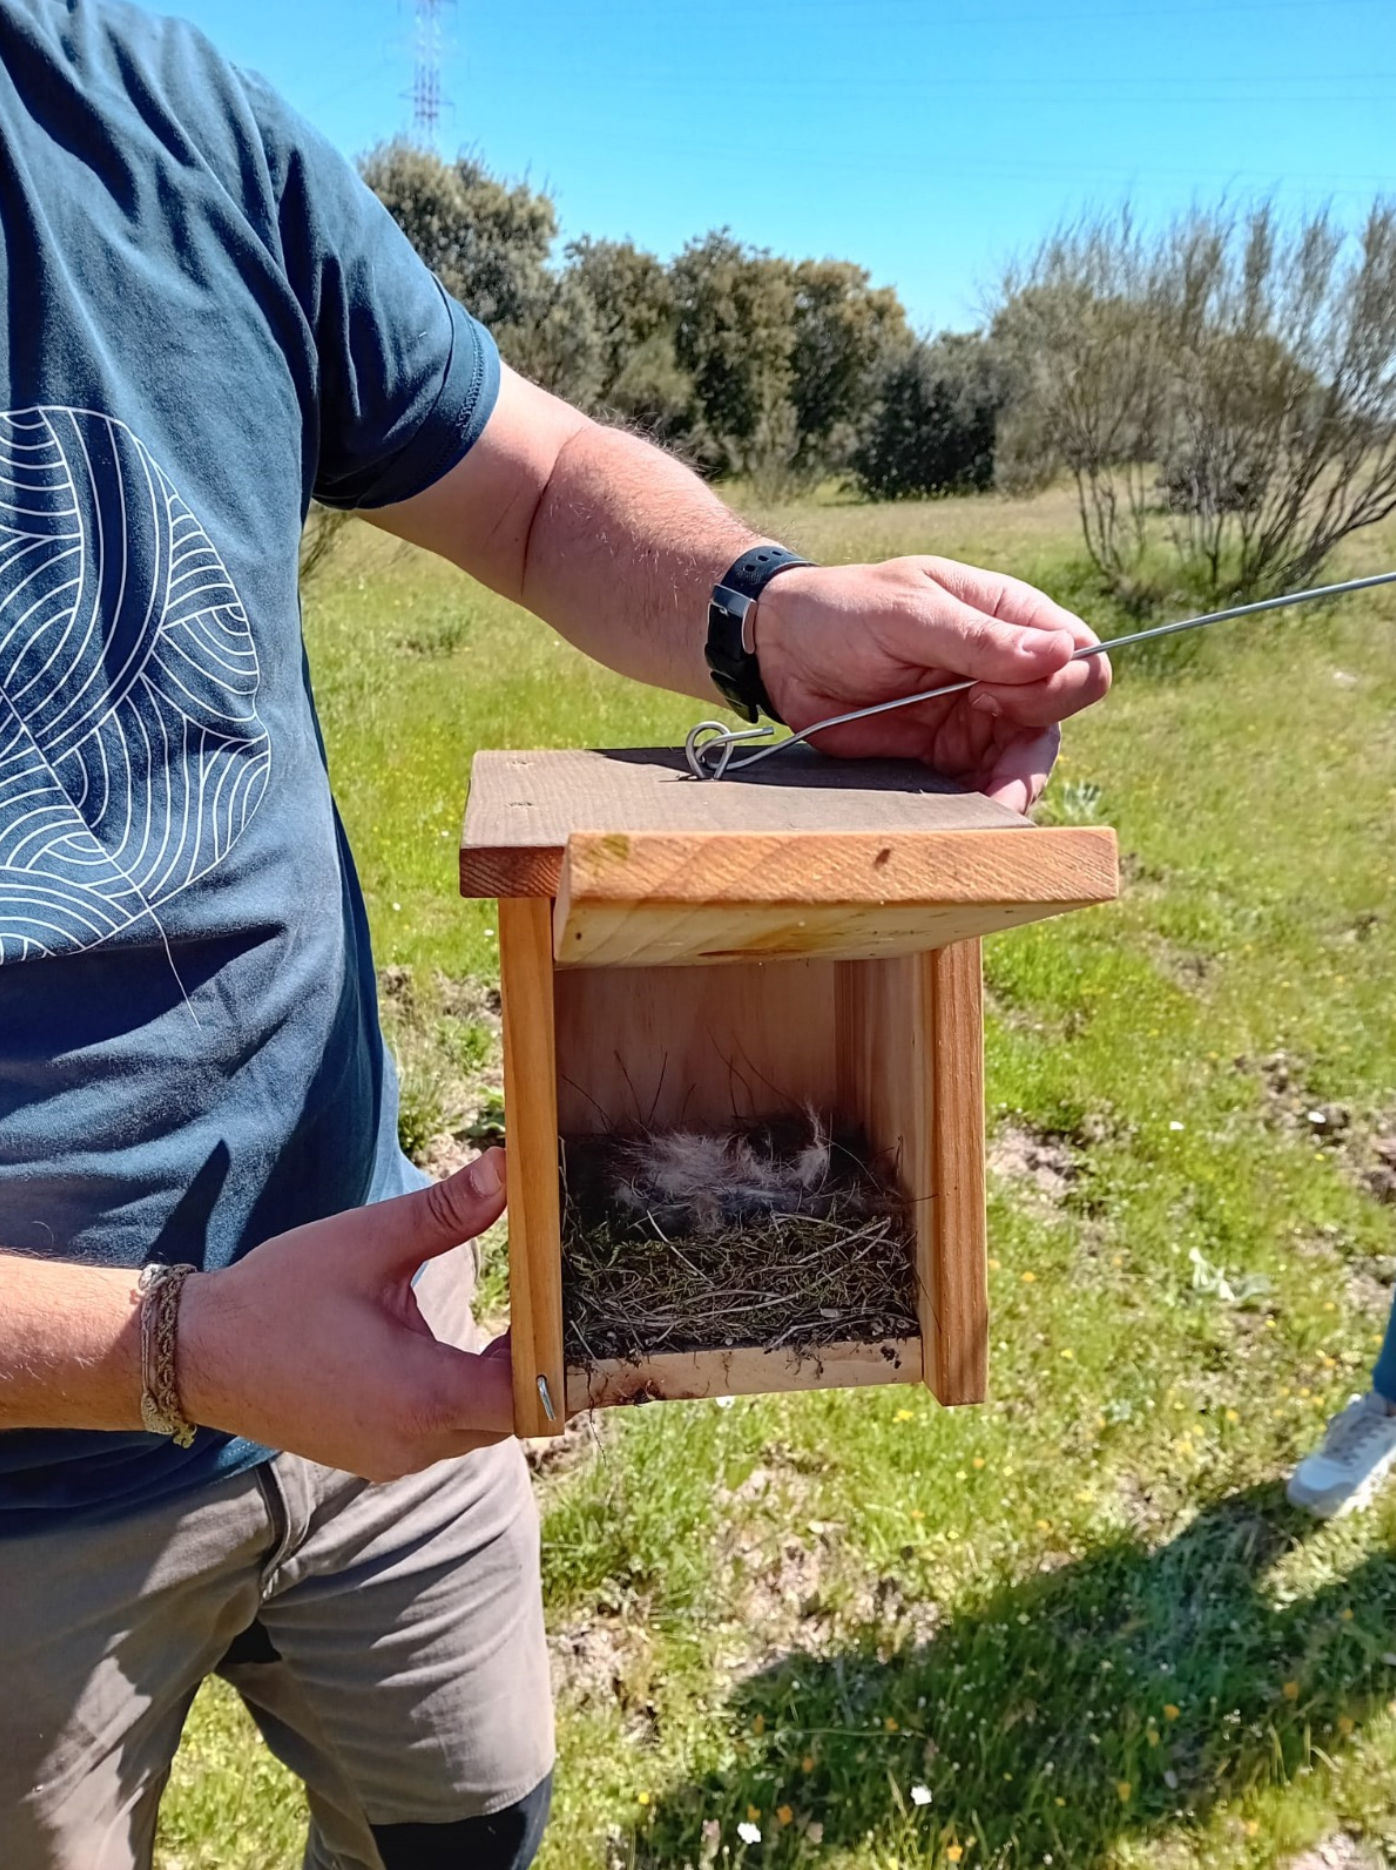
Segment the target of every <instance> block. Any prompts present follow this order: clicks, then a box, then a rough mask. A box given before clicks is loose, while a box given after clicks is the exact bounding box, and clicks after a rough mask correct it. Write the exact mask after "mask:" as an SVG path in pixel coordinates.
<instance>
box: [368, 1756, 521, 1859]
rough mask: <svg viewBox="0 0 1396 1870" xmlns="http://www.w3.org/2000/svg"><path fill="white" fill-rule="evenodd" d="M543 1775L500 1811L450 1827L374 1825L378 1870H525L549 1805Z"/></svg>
mask: <svg viewBox="0 0 1396 1870" xmlns="http://www.w3.org/2000/svg"><path fill="white" fill-rule="evenodd" d="M552 1795H553V1776H552V1774H551V1773H549V1774H548V1776H547V1778H546V1779H545V1780H544V1781H543V1783H542V1784H541V1785H537V1786H535V1787H534V1788H533V1790H532V1792H530V1793H527V1794H526V1795H525V1796H524V1797H523V1798H521V1799H518V1800H516V1801H515V1803H514V1804H513V1805H506V1806H505V1807H504V1809H503V1811H499V1812H491V1813H490V1814H489V1816H488V1817H485V1818H460V1819H457V1821H456V1822H455V1824H450V1825H375V1826H374V1828H373V1840H374V1842H375V1843H376V1844H377V1846H378V1850H379V1854H380V1855H381V1857H382V1859H383V1870H525V1867H526V1866H527V1865H528V1864H531V1863H532V1862H533V1859H534V1857H535V1856H536V1855H537V1853H538V1846H539V1845H540V1844H541V1843H542V1841H543V1832H544V1829H545V1827H546V1826H547V1822H548V1807H549V1805H550V1804H551V1803H552Z"/></svg>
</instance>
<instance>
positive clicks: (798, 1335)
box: [562, 1111, 918, 1367]
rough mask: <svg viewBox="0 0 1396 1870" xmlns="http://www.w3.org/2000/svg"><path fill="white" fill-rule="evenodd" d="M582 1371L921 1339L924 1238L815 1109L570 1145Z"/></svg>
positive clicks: (573, 1320)
mask: <svg viewBox="0 0 1396 1870" xmlns="http://www.w3.org/2000/svg"><path fill="white" fill-rule="evenodd" d="M562 1222H563V1224H562V1240H563V1257H562V1291H563V1318H564V1327H565V1334H566V1346H567V1356H568V1359H569V1361H571V1362H573V1363H579V1364H582V1365H583V1366H586V1367H590V1366H592V1365H594V1364H596V1363H598V1362H601V1361H603V1360H610V1359H621V1360H638V1359H640V1358H642V1357H648V1356H652V1355H654V1354H655V1353H656V1352H661V1351H709V1350H723V1349H729V1348H738V1347H752V1348H756V1349H762V1350H779V1349H792V1350H800V1349H803V1348H808V1349H809V1350H810V1351H811V1352H814V1351H817V1349H818V1348H819V1347H820V1346H821V1345H828V1344H834V1343H842V1342H849V1341H853V1342H859V1343H874V1342H876V1341H878V1340H880V1339H882V1338H888V1337H909V1336H912V1335H914V1333H915V1332H916V1330H917V1328H918V1326H917V1316H916V1274H915V1262H914V1255H913V1228H912V1223H911V1219H910V1216H909V1215H908V1212H907V1208H906V1203H905V1202H904V1200H903V1199H902V1197H901V1196H900V1195H899V1194H898V1193H897V1190H896V1188H895V1187H894V1185H893V1183H892V1179H891V1175H890V1173H889V1172H888V1168H887V1167H885V1166H884V1165H880V1164H877V1163H874V1162H870V1161H869V1160H868V1158H867V1150H866V1144H865V1141H864V1139H863V1138H862V1137H861V1136H860V1135H858V1134H857V1133H854V1132H847V1133H845V1132H842V1131H839V1130H836V1129H835V1128H834V1127H833V1126H832V1125H831V1124H830V1123H828V1122H827V1121H826V1120H825V1119H824V1118H822V1117H821V1116H819V1115H818V1114H817V1113H815V1112H814V1111H805V1112H803V1113H801V1114H799V1115H797V1116H793V1117H778V1118H773V1119H769V1120H766V1121H761V1122H748V1123H743V1124H741V1125H738V1126H733V1127H731V1128H728V1129H726V1130H722V1131H718V1132H706V1131H697V1130H690V1129H640V1130H632V1131H627V1132H623V1133H615V1134H611V1135H604V1136H577V1137H570V1138H564V1139H563V1146H562Z"/></svg>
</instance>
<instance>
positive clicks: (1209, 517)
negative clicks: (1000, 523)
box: [992, 201, 1396, 597]
mask: <svg viewBox="0 0 1396 1870" xmlns="http://www.w3.org/2000/svg"><path fill="white" fill-rule="evenodd" d="M992 330H993V335H994V339H995V342H996V343H997V345H998V346H999V347H1000V349H1001V352H1002V354H1003V356H1004V359H1005V364H1006V368H1007V369H1008V371H1009V373H1010V380H1011V382H1012V386H1013V394H1012V403H1011V409H1010V414H1009V416H1008V418H1007V419H1006V421H1005V423H1004V425H1003V432H1002V433H1001V437H1000V454H1001V457H1002V458H1003V460H1004V462H1005V467H1006V471H1007V472H1008V473H1010V474H1016V475H1017V476H1018V477H1020V478H1021V477H1024V476H1026V475H1030V474H1031V472H1032V471H1033V470H1034V469H1035V468H1040V467H1041V466H1042V465H1043V464H1044V463H1045V464H1048V465H1050V466H1055V467H1057V468H1058V469H1063V468H1064V469H1065V470H1066V471H1067V472H1069V473H1070V474H1071V476H1072V478H1073V479H1074V481H1075V484H1076V488H1077V493H1078V496H1079V503H1080V512H1081V523H1082V530H1083V533H1084V535H1085V541H1086V546H1087V549H1088V551H1089V552H1090V554H1091V557H1092V558H1093V560H1094V561H1095V563H1096V565H1097V566H1098V567H1099V568H1100V570H1101V572H1102V573H1103V574H1104V575H1105V576H1106V578H1107V579H1108V580H1109V581H1110V583H1111V584H1112V585H1113V586H1114V587H1115V588H1116V589H1117V590H1120V591H1123V592H1126V593H1129V592H1131V591H1138V590H1140V589H1141V588H1147V586H1148V584H1149V582H1150V580H1151V577H1152V575H1153V570H1154V568H1155V567H1156V565H1157V563H1158V560H1159V558H1160V555H1161V553H1162V552H1164V551H1169V552H1170V553H1171V555H1172V556H1173V558H1174V562H1175V563H1176V564H1179V565H1180V567H1181V569H1182V571H1183V574H1184V577H1185V579H1186V581H1187V582H1188V583H1189V584H1194V585H1197V586H1200V587H1201V588H1202V589H1204V590H1205V591H1206V592H1207V593H1208V594H1209V595H1211V596H1216V597H1229V596H1239V595H1259V594H1262V593H1267V592H1270V591H1274V590H1278V589H1280V588H1282V587H1284V586H1286V585H1290V584H1294V583H1300V582H1303V581H1305V580H1307V579H1309V578H1310V577H1312V575H1313V574H1314V573H1315V571H1317V569H1318V567H1319V566H1320V565H1321V564H1322V563H1323V561H1324V559H1325V558H1326V557H1327V556H1328V554H1329V553H1330V552H1331V551H1332V549H1333V547H1334V546H1335V545H1336V544H1337V543H1338V542H1339V540H1341V539H1343V538H1346V537H1347V535H1348V534H1350V533H1352V532H1354V531H1356V530H1357V529H1358V528H1360V527H1362V526H1367V525H1370V524H1372V523H1373V522H1374V521H1376V520H1379V519H1382V518H1384V517H1385V516H1386V515H1387V514H1389V513H1390V512H1392V511H1393V510H1396V201H1379V202H1378V203H1377V204H1376V205H1375V206H1374V207H1373V209H1372V211H1371V213H1370V215H1369V216H1368V218H1367V221H1366V224H1365V226H1364V228H1363V229H1362V231H1361V233H1360V234H1358V235H1356V236H1351V235H1348V234H1347V233H1345V232H1344V230H1343V229H1342V228H1340V227H1339V226H1337V225H1336V224H1335V222H1334V221H1333V219H1332V218H1331V216H1330V215H1329V214H1328V213H1327V212H1326V211H1323V212H1318V213H1314V214H1310V215H1307V216H1305V217H1303V218H1302V219H1300V220H1298V221H1297V222H1293V223H1286V222H1285V221H1284V220H1283V219H1282V218H1281V216H1280V214H1279V213H1278V211H1277V210H1276V208H1275V207H1274V205H1273V204H1272V203H1263V204H1261V205H1260V206H1258V207H1255V208H1253V209H1250V210H1249V211H1245V212H1242V211H1239V210H1235V209H1232V208H1229V207H1226V206H1223V207H1220V208H1212V209H1202V208H1198V209H1194V210H1193V211H1192V212H1190V213H1189V214H1187V215H1185V216H1183V217H1182V218H1181V219H1179V220H1177V221H1175V222H1174V223H1173V224H1172V225H1171V226H1169V227H1167V228H1166V229H1164V230H1163V231H1162V232H1160V233H1157V234H1149V233H1148V232H1146V231H1145V230H1143V229H1141V227H1140V226H1139V224H1138V223H1137V222H1136V221H1135V219H1134V218H1133V216H1132V215H1131V214H1130V212H1129V211H1128V210H1127V209H1126V210H1123V211H1121V212H1119V213H1117V214H1115V215H1113V216H1106V217H1097V218H1095V219H1092V220H1087V221H1083V222H1079V223H1076V224H1074V225H1072V226H1069V227H1066V228H1063V229H1060V230H1058V232H1057V233H1055V234H1054V235H1052V236H1051V238H1050V239H1048V240H1047V241H1045V242H1044V243H1043V244H1042V246H1041V247H1040V248H1039V249H1038V250H1037V252H1036V253H1035V254H1034V255H1033V256H1032V257H1031V259H1030V260H1029V261H1028V262H1027V264H1026V265H1025V266H1023V267H1021V268H1018V269H1017V270H1015V271H1014V272H1013V273H1011V274H1010V276H1009V277H1008V278H1007V279H1006V281H1005V282H1004V287H1003V291H1002V296H1001V299H1000V302H999V304H998V307H997V309H996V311H995V315H994V320H993V326H992Z"/></svg>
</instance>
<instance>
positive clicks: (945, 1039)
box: [922, 941, 989, 1403]
mask: <svg viewBox="0 0 1396 1870" xmlns="http://www.w3.org/2000/svg"><path fill="white" fill-rule="evenodd" d="M926 961H927V971H928V985H929V989H930V1004H931V1020H930V1030H931V1178H932V1185H933V1187H934V1189H935V1200H934V1201H933V1202H932V1203H931V1204H930V1206H931V1210H932V1213H931V1221H932V1234H933V1240H934V1252H933V1264H934V1276H933V1282H932V1286H931V1297H932V1304H931V1310H932V1312H933V1314H934V1329H933V1330H932V1331H930V1332H927V1331H926V1329H925V1326H924V1324H923V1327H922V1336H923V1338H924V1340H925V1354H926V1372H927V1380H928V1382H929V1383H930V1385H931V1388H932V1389H933V1390H934V1391H935V1393H936V1395H937V1396H938V1397H939V1399H940V1400H941V1401H942V1402H946V1403H972V1402H983V1400H984V1398H985V1396H986V1395H987V1394H988V1388H989V1259H988V1215H987V1206H986V1203H987V1193H986V1190H985V1185H984V970H983V963H982V957H981V954H980V945H979V943H978V942H977V941H970V942H957V943H956V944H955V946H954V947H953V948H941V949H938V950H937V951H936V952H935V953H934V954H931V955H927V957H926Z"/></svg>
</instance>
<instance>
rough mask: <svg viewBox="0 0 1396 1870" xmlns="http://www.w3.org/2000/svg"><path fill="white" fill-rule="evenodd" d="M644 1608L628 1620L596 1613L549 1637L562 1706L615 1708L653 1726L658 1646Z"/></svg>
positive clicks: (645, 1725) (642, 1724) (556, 1689)
mask: <svg viewBox="0 0 1396 1870" xmlns="http://www.w3.org/2000/svg"><path fill="white" fill-rule="evenodd" d="M648 1628H649V1618H648V1616H647V1614H646V1612H645V1610H644V1608H643V1606H639V1605H635V1606H631V1608H630V1609H629V1611H628V1613H627V1614H626V1615H625V1616H603V1615H600V1614H597V1615H595V1616H591V1617H588V1618H585V1619H583V1620H581V1621H579V1622H576V1623H571V1624H568V1625H566V1626H565V1627H564V1628H563V1629H561V1630H556V1631H554V1632H553V1634H552V1635H551V1636H549V1638H548V1650H549V1654H550V1657H551V1661H552V1675H553V1690H554V1693H555V1695H556V1696H557V1699H558V1701H559V1703H561V1704H562V1705H564V1706H572V1707H586V1706H588V1705H590V1706H596V1705H607V1704H611V1705H614V1706H617V1707H619V1708H620V1709H621V1710H622V1711H623V1712H624V1713H625V1714H626V1715H627V1716H629V1717H632V1718H634V1719H635V1720H636V1722H637V1725H638V1726H640V1727H642V1728H646V1729H648V1728H652V1727H653V1724H654V1704H653V1702H652V1700H651V1690H652V1688H653V1684H654V1668H655V1662H654V1645H653V1643H652V1642H651V1641H650V1638H649V1635H648V1634H647V1631H648Z"/></svg>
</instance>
